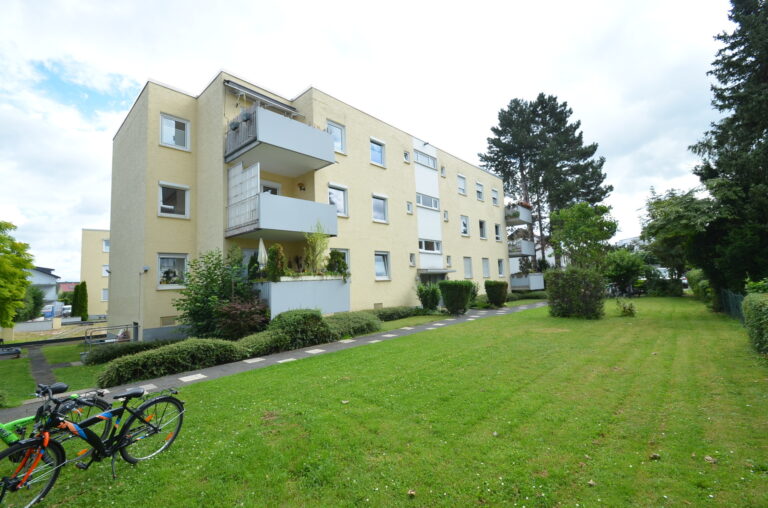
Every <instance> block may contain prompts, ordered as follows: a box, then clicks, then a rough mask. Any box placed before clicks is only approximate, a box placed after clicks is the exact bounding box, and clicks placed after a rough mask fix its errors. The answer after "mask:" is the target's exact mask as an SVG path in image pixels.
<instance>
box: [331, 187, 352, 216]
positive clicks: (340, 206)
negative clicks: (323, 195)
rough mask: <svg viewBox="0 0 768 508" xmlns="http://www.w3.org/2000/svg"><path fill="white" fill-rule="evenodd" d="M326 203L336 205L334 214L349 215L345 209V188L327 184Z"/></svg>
mask: <svg viewBox="0 0 768 508" xmlns="http://www.w3.org/2000/svg"><path fill="white" fill-rule="evenodd" d="M328 203H330V204H332V205H334V206H336V215H341V216H342V217H349V212H348V210H347V189H345V188H343V187H337V186H335V185H328Z"/></svg>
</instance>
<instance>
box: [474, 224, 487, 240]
mask: <svg viewBox="0 0 768 508" xmlns="http://www.w3.org/2000/svg"><path fill="white" fill-rule="evenodd" d="M477 229H478V230H479V232H480V239H481V240H487V239H488V224H487V223H486V222H485V221H484V220H482V219H480V221H479V222H478V223H477Z"/></svg>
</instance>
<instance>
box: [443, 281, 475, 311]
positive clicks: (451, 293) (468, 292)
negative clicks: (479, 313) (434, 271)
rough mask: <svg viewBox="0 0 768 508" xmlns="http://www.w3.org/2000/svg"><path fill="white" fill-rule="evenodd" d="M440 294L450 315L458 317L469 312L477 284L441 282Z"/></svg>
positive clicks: (469, 282) (470, 282)
mask: <svg viewBox="0 0 768 508" xmlns="http://www.w3.org/2000/svg"><path fill="white" fill-rule="evenodd" d="M439 287H440V294H442V295H443V304H444V305H445V308H446V309H447V310H448V312H449V313H450V314H454V315H458V314H464V313H465V312H467V308H468V307H469V302H470V298H471V297H472V292H473V291H475V288H476V286H475V284H474V283H473V282H472V281H468V280H441V281H440V282H439Z"/></svg>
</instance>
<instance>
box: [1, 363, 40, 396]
mask: <svg viewBox="0 0 768 508" xmlns="http://www.w3.org/2000/svg"><path fill="white" fill-rule="evenodd" d="M25 353H26V350H24V349H22V354H25ZM0 373H2V375H0V391H3V392H5V395H6V397H7V399H6V401H5V403H6V405H7V406H8V407H14V406H18V405H19V404H21V401H23V400H27V399H31V398H33V397H34V395H33V393H34V391H35V388H36V387H35V380H34V379H33V378H32V374H31V373H30V371H29V359H28V358H6V359H4V360H0Z"/></svg>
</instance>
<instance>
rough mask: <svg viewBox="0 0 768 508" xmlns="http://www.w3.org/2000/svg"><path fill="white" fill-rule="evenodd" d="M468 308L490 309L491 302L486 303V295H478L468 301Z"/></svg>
mask: <svg viewBox="0 0 768 508" xmlns="http://www.w3.org/2000/svg"><path fill="white" fill-rule="evenodd" d="M469 308H470V309H490V308H491V304H490V303H488V295H480V296H478V297H476V298H475V299H474V300H472V301H470V302H469Z"/></svg>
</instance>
